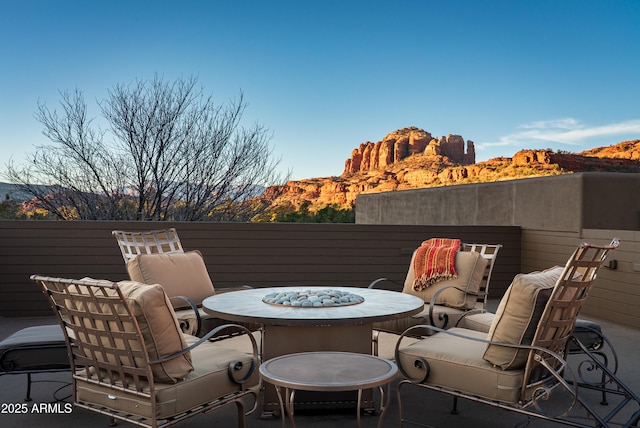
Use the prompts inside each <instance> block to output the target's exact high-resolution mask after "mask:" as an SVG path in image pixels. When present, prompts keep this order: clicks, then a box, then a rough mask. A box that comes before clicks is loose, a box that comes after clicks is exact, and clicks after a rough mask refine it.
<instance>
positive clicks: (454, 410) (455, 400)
mask: <svg viewBox="0 0 640 428" xmlns="http://www.w3.org/2000/svg"><path fill="white" fill-rule="evenodd" d="M458 413H459V412H458V397H457V396H455V395H454V396H453V407H452V408H451V414H452V415H457V414H458Z"/></svg>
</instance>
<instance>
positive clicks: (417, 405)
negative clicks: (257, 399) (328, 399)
mask: <svg viewBox="0 0 640 428" xmlns="http://www.w3.org/2000/svg"><path fill="white" fill-rule="evenodd" d="M593 320H594V321H597V322H599V323H600V324H601V325H602V329H603V332H604V333H605V334H606V336H607V337H608V338H609V340H611V342H612V343H613V345H614V346H615V348H616V351H617V352H618V356H619V359H620V366H619V370H618V374H619V377H620V378H621V379H622V380H623V381H624V382H625V383H626V384H627V385H628V386H629V387H631V389H632V390H634V391H635V392H636V393H639V392H640V369H639V368H638V363H639V359H638V355H640V331H638V330H636V329H632V328H629V327H626V326H622V325H618V324H613V323H610V322H606V321H602V320H598V319H593ZM55 322H56V321H55V318H52V317H51V318H49V317H47V318H0V339H3V338H5V337H6V336H8V335H10V334H11V333H13V332H14V331H17V330H19V329H21V328H24V327H28V326H31V325H41V324H51V323H55ZM232 340H237V339H232ZM395 341H396V337H395V336H393V335H386V334H382V335H381V339H380V355H381V356H383V357H386V358H392V357H393V347H394V345H395ZM238 346H239V347H242V346H244V345H240V344H238ZM33 379H34V381H36V382H35V383H34V384H33V386H32V391H31V395H32V398H33V400H32V401H31V402H29V403H28V405H29V411H28V413H27V414H15V413H12V412H10V411H9V410H10V409H9V407H11V406H7V405H8V404H12V403H13V404H16V403H24V398H25V393H26V375H5V376H0V405H2V409H0V410H1V412H0V427H2V428H23V427H31V426H34V427H50V428H74V427H107V426H108V418H107V417H105V416H101V415H98V414H96V413H93V412H89V411H86V410H83V409H75V408H74V409H72V410H71V412H70V413H38V412H37V411H34V410H32V409H33V406H34V404H35V405H36V406H39V405H40V404H41V403H50V402H52V401H54V400H55V398H54V397H56V398H61V397H68V395H69V394H70V388H69V387H68V386H66V387H65V384H67V383H69V382H70V374H69V373H68V372H66V373H45V374H39V375H34V376H33ZM40 381H46V382H40ZM395 386H396V383H395V382H394V384H393V385H392V387H391V390H390V394H391V403H390V406H389V409H388V411H387V414H386V415H385V418H384V420H383V426H384V427H397V426H398V403H397V396H396V388H395ZM61 387H62V389H60V390H59V388H61ZM56 391H57V392H56ZM65 401H67V402H68V401H69V400H68V398H67V399H66V400H65ZM451 402H452V401H451V397H449V396H446V395H443V394H437V393H433V392H430V391H425V390H418V389H416V388H411V389H408V388H405V389H403V406H404V413H405V416H407V415H409V416H410V417H411V419H414V420H419V421H421V423H424V424H428V425H430V426H434V427H488V428H489V427H491V428H496V427H547V426H561V425H557V424H552V423H550V422H546V421H542V420H538V419H530V420H528V419H527V417H525V416H523V415H519V414H516V413H513V412H507V411H505V410H500V409H495V408H492V407H489V406H486V405H481V404H478V403H473V402H469V401H464V400H461V401H460V403H459V410H460V413H459V414H458V415H451V414H450V409H451ZM248 406H249V407H250V406H251V404H248ZM36 408H37V407H36ZM295 420H296V425H297V426H298V427H302V428H304V427H310V428H311V427H313V428H336V427H343V426H345V427H355V426H356V417H355V412H354V411H353V410H348V411H347V410H325V411H322V412H315V413H311V412H304V411H300V412H297V414H296V417H295ZM377 423H378V415H369V414H366V413H365V414H364V415H363V417H362V426H363V427H364V428H368V427H375V426H377ZM118 426H121V427H128V426H131V425H129V424H126V423H123V422H119V423H118ZM177 426H179V427H184V428H188V427H203V426H216V427H223V428H227V427H235V426H236V416H235V407H227V408H225V409H222V410H219V411H216V412H213V413H209V414H205V415H199V416H196V417H194V418H191V419H189V420H187V421H185V422H183V423H181V424H179V425H177ZM247 426H248V427H256V428H260V427H262V428H271V427H273V428H276V427H280V426H281V420H280V419H277V418H262V417H261V415H260V411H256V412H254V413H253V414H251V415H249V416H248V417H247ZM287 426H289V425H288V421H287Z"/></svg>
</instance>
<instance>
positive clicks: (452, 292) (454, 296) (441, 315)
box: [369, 243, 502, 355]
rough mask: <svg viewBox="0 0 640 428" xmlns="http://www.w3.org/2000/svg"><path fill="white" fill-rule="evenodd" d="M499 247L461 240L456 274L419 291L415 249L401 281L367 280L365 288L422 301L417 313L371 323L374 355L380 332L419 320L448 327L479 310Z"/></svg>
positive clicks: (397, 329) (394, 331)
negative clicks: (414, 267)
mask: <svg viewBox="0 0 640 428" xmlns="http://www.w3.org/2000/svg"><path fill="white" fill-rule="evenodd" d="M500 248H502V245H501V244H477V243H476V244H474V243H470V244H466V243H463V244H461V245H460V251H459V252H458V254H457V255H456V261H455V264H456V269H457V272H458V277H457V278H454V279H448V280H444V281H440V282H437V283H435V284H433V285H431V286H430V287H428V288H427V289H425V290H422V291H415V290H414V289H413V281H414V278H415V274H414V269H413V264H414V262H415V258H416V252H415V251H414V252H413V255H412V257H411V262H410V263H409V271H408V272H407V276H406V278H405V281H404V284H403V285H402V284H399V283H397V282H395V281H392V280H390V279H388V278H379V279H376V280H375V281H373V282H372V283H371V284H369V288H382V287H384V288H386V289H393V290H397V291H402V292H403V293H409V294H413V295H416V296H418V297H420V298H422V299H423V300H424V302H425V306H424V310H423V311H422V312H420V313H419V314H417V315H414V316H412V317H409V318H402V319H399V320H392V321H384V322H379V323H374V325H373V329H374V332H373V348H374V355H377V354H378V338H379V334H380V332H385V333H392V334H402V332H404V331H405V330H406V329H407V328H409V327H411V326H414V325H421V324H431V325H434V326H438V327H442V328H449V327H451V326H454V325H456V324H457V323H458V322H459V320H460V319H461V318H462V317H464V316H466V315H468V314H470V313H478V312H483V311H484V310H485V308H486V303H487V297H488V295H489V285H490V283H491V274H492V272H493V267H494V265H495V262H496V258H497V256H498V251H499V250H500Z"/></svg>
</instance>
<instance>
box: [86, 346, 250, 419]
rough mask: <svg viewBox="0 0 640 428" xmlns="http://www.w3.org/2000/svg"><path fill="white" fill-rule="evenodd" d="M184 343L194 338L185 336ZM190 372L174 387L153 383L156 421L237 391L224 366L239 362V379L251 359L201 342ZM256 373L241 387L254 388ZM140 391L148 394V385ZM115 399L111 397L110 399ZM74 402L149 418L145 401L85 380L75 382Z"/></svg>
mask: <svg viewBox="0 0 640 428" xmlns="http://www.w3.org/2000/svg"><path fill="white" fill-rule="evenodd" d="M185 337H186V339H187V343H188V344H192V343H194V342H195V341H196V340H197V338H196V337H193V336H188V335H186V336H185ZM191 354H192V357H193V366H194V370H193V371H192V372H191V373H189V374H188V375H187V376H186V377H185V378H184V379H183V380H181V381H180V382H178V383H175V384H167V383H157V382H156V383H155V385H154V386H155V389H156V399H157V406H158V407H157V411H156V412H155V413H156V416H157V417H158V418H166V417H171V416H174V415H177V414H179V413H182V412H184V411H187V410H189V409H191V408H194V407H196V406H198V405H201V404H204V403H207V402H210V401H212V400H214V399H216V398H218V397H221V396H224V395H227V394H231V393H233V392H236V391H239V390H240V388H241V387H240V385H238V384H236V383H235V382H233V381H232V380H231V379H230V377H229V374H228V363H229V362H230V361H232V360H237V361H240V362H242V364H243V368H242V370H241V371H240V372H239V377H243V376H245V375H246V374H247V373H248V370H249V369H250V366H251V359H252V356H251V355H250V354H246V353H244V352H240V351H237V350H235V349H232V348H228V347H224V346H221V345H219V344H217V343H211V342H205V343H202V344H201V345H199V346H197V347H196V348H194V349H193V350H192V351H191ZM257 373H258V370H257V368H256V370H255V373H254V375H253V376H252V377H251V379H250V380H249V381H248V382H247V384H245V388H248V387H251V386H254V385H257V383H258V374H257ZM143 392H146V393H149V388H148V386H145V387H144V390H143ZM114 397H115V398H114ZM78 399H79V400H80V401H81V402H88V403H96V404H99V405H102V406H105V407H107V408H110V409H112V410H116V411H123V412H126V413H129V414H134V415H139V416H143V417H145V418H150V417H151V416H152V413H153V411H152V408H151V404H150V401H149V399H144V397H140V396H136V395H134V394H132V393H130V392H124V391H116V390H114V389H113V388H108V387H104V386H100V385H95V384H92V383H89V382H86V381H82V380H79V381H78Z"/></svg>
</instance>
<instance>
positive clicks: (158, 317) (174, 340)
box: [77, 278, 193, 383]
mask: <svg viewBox="0 0 640 428" xmlns="http://www.w3.org/2000/svg"><path fill="white" fill-rule="evenodd" d="M86 279H89V278H86ZM105 283H107V284H111V281H105ZM118 287H119V288H120V291H121V292H122V295H123V297H124V299H125V301H126V302H127V304H128V305H129V308H130V309H131V312H132V314H133V316H134V317H135V318H136V321H137V322H138V326H139V327H140V332H141V333H142V338H143V340H144V345H145V348H146V350H147V355H148V356H149V359H150V360H156V359H159V358H161V357H166V356H167V355H171V354H173V353H175V352H179V351H181V350H182V349H184V348H186V347H187V341H186V340H185V337H184V336H183V334H182V332H181V330H180V325H179V323H178V320H177V318H176V315H175V313H174V311H173V308H172V307H171V303H170V302H169V299H168V298H167V295H166V293H165V292H164V289H163V288H162V286H160V285H158V284H155V285H148V284H142V283H140V282H134V281H121V282H119V283H118ZM107 293H108V294H109V295H113V296H116V292H115V291H114V290H107ZM83 305H84V304H83V303H82V302H80V301H79V302H77V307H78V309H80V308H84V306H83ZM118 308H119V309H118V312H122V314H124V313H125V309H124V307H123V306H120V307H118ZM89 310H92V307H91V306H90V307H89ZM109 311H110V309H109V307H107V306H104V307H102V308H101V312H104V313H108V312H109ZM87 322H89V321H87ZM115 322H116V321H108V324H107V326H106V328H108V329H109V330H110V331H119V330H120V329H121V328H120V327H118V326H116V325H114V326H111V324H112V323H115ZM96 325H98V326H99V325H100V323H99V322H97V323H96ZM123 327H124V330H125V331H130V332H133V331H135V328H134V326H133V325H123ZM78 335H79V339H80V340H83V341H88V342H90V343H94V344H95V343H97V342H96V337H95V336H93V335H87V336H85V335H84V333H83V332H82V331H79V332H78ZM101 340H103V341H106V342H109V340H108V339H107V338H106V337H104V338H101ZM106 342H105V345H107V348H110V347H111V346H113V344H111V343H106ZM115 346H116V347H117V348H124V344H123V343H121V342H116V343H115ZM132 347H133V348H134V349H140V347H136V346H135V343H134V344H132ZM87 357H90V358H97V359H98V361H101V362H105V361H106V362H110V363H115V361H114V354H105V355H104V356H103V354H101V353H99V352H96V353H93V355H87ZM142 364H143V361H142V360H139V359H137V358H136V359H135V365H136V366H138V367H140V366H142ZM192 370H193V366H192V364H191V354H190V353H189V352H186V353H184V354H183V355H180V356H178V357H176V358H172V359H171V360H168V361H165V362H163V363H157V364H152V365H151V371H152V372H153V376H154V379H155V381H156V382H165V383H175V382H177V381H179V380H180V379H182V378H184V377H185V376H186V375H187V374H189V373H190V372H191V371H192Z"/></svg>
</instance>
